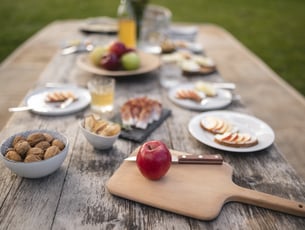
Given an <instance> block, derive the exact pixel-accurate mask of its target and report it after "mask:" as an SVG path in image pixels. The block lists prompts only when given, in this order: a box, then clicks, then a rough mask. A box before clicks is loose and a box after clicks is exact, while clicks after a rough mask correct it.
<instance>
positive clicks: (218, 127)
mask: <svg viewBox="0 0 305 230" xmlns="http://www.w3.org/2000/svg"><path fill="white" fill-rule="evenodd" d="M188 129H189V132H190V134H191V135H192V136H193V137H194V138H196V139H197V140H198V141H200V142H202V143H203V144H206V145H208V146H210V147H213V148H217V149H220V150H225V151H230V152H255V151H259V150H262V149H265V148H267V147H269V146H270V145H271V144H272V143H273V142H274V138H275V135H274V132H273V130H272V128H271V127H270V126H269V125H268V124H266V123H265V122H264V121H262V120H260V119H258V118H256V117H254V116H250V115H247V114H243V113H238V112H232V111H225V110H220V111H209V112H204V113H201V114H199V115H197V116H195V117H193V118H192V119H191V121H190V122H189V125H188Z"/></svg>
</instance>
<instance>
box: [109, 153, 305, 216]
mask: <svg viewBox="0 0 305 230" xmlns="http://www.w3.org/2000/svg"><path fill="white" fill-rule="evenodd" d="M136 152H137V150H135V151H134V152H133V153H132V154H131V155H135V153H136ZM171 153H172V154H175V155H178V154H182V153H180V152H177V151H174V150H171ZM184 154H185V153H184ZM232 175H233V168H232V167H231V166H230V165H229V164H227V163H223V164H222V165H198V164H172V166H171V168H170V170H169V171H168V173H167V174H166V175H165V176H164V177H163V178H161V179H160V180H158V181H152V180H148V179H146V178H145V177H143V176H142V175H141V174H140V171H139V170H138V168H137V165H136V163H135V162H123V163H122V165H121V166H120V167H119V168H118V170H117V171H116V172H115V173H114V174H113V176H112V177H111V178H110V179H109V181H108V182H107V188H108V190H109V192H110V193H112V194H113V195H116V196H120V197H123V198H126V199H129V200H134V201H137V202H140V203H143V204H146V205H149V206H152V207H156V208H160V209H164V210H167V211H170V212H174V213H178V214H181V215H185V216H189V217H193V218H197V219H201V220H212V219H214V218H216V217H217V216H218V214H219V213H220V211H221V209H222V207H223V205H224V204H225V203H227V202H230V201H236V202H242V203H247V204H252V205H256V206H260V207H264V208H268V209H273V210H276V211H280V212H284V213H289V214H292V215H297V216H303V217H305V204H304V203H300V202H295V201H291V200H288V199H283V198H280V197H277V196H272V195H269V194H266V193H262V192H258V191H254V190H250V189H246V188H242V187H240V186H238V185H236V184H234V183H233V181H232Z"/></svg>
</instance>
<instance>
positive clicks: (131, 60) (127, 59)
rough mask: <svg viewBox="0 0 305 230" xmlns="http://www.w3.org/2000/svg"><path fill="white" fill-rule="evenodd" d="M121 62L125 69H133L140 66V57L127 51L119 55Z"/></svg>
mask: <svg viewBox="0 0 305 230" xmlns="http://www.w3.org/2000/svg"><path fill="white" fill-rule="evenodd" d="M121 64H122V66H123V68H124V69H125V70H135V69H138V68H139V67H140V64H141V62H140V57H139V55H138V54H137V53H136V52H134V51H131V52H128V53H125V54H123V56H122V57H121Z"/></svg>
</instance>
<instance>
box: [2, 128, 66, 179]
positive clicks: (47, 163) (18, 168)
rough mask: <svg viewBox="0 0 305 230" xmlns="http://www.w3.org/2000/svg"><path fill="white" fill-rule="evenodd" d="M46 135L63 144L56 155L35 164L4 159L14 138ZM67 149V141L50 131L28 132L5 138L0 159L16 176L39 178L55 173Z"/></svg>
mask: <svg viewBox="0 0 305 230" xmlns="http://www.w3.org/2000/svg"><path fill="white" fill-rule="evenodd" d="M37 132H41V133H47V134H50V135H51V136H52V137H54V138H56V139H59V140H60V141H62V142H63V143H64V144H65V147H64V149H63V150H61V151H60V152H59V153H58V154H57V155H55V156H53V157H51V158H49V159H45V160H41V161H36V162H28V163H26V162H17V161H13V160H10V159H7V158H6V157H5V153H6V151H7V149H8V148H10V147H11V146H12V143H13V140H14V138H15V137H16V136H24V137H27V136H28V135H30V134H33V133H37ZM68 149H69V142H68V139H67V138H66V137H65V136H64V135H62V134H60V133H58V132H55V131H50V130H29V131H25V132H21V133H17V134H14V135H12V136H10V137H9V138H7V139H6V140H5V141H4V142H3V143H2V145H1V154H0V158H1V159H2V161H3V163H4V164H5V165H6V167H8V168H9V169H10V170H11V171H12V172H14V173H16V174H17V175H18V176H21V177H25V178H41V177H45V176H47V175H49V174H51V173H53V172H55V171H56V170H57V169H58V168H59V167H60V166H61V164H62V163H63V162H64V160H65V158H66V156H67V153H68Z"/></svg>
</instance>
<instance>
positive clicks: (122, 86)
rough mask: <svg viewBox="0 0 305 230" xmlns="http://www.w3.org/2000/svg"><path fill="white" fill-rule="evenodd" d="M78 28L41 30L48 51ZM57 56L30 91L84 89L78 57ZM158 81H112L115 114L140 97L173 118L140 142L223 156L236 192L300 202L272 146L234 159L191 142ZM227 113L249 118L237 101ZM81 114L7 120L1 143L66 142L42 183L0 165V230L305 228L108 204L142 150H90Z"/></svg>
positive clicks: (247, 217) (293, 178)
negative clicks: (27, 139)
mask: <svg viewBox="0 0 305 230" xmlns="http://www.w3.org/2000/svg"><path fill="white" fill-rule="evenodd" d="M80 23H82V21H77V20H76V21H67V22H63V23H57V24H56V26H54V25H53V26H50V27H46V28H44V30H43V32H44V34H45V35H46V34H48V35H49V39H52V40H53V43H52V44H53V45H54V44H55V43H54V41H56V44H60V42H61V41H60V40H59V39H63V38H64V39H72V38H82V39H83V38H85V37H86V35H84V34H82V33H80V32H79V30H78V28H79V25H80ZM214 28H215V26H213V25H201V26H200V27H199V36H198V37H197V42H199V43H200V42H202V41H201V40H200V39H201V37H202V36H204V34H207V35H208V34H209V33H211V32H212V31H213V29H214ZM218 33H220V32H219V31H218ZM38 35H39V34H38ZM94 38H98V39H100V41H101V43H104V42H105V43H106V42H109V41H111V40H113V39H114V38H115V37H113V36H109V35H94ZM218 39H220V40H221V39H224V41H223V46H225V45H227V44H226V42H225V39H227V38H226V37H223V36H222V35H221V34H220V35H219V36H218ZM203 45H204V46H205V45H206V44H203ZM213 48H214V49H216V48H215V47H213ZM223 48H225V47H219V52H221V49H223ZM207 49H208V48H207ZM57 51H58V52H56V53H54V55H53V57H52V59H51V61H50V62H49V64H48V65H47V67H46V68H45V70H44V72H43V73H42V74H41V75H40V77H39V79H38V81H37V82H36V84H35V85H33V87H32V88H33V89H34V88H37V87H38V86H43V85H44V84H45V83H47V82H50V81H51V82H57V83H69V84H76V85H78V86H82V87H86V82H87V81H88V80H89V79H90V78H92V76H93V74H91V73H88V72H86V71H84V70H82V69H80V68H79V67H78V66H77V65H76V62H77V58H78V55H77V54H73V55H68V56H62V55H61V54H60V50H59V49H58V50H57ZM214 51H215V50H214ZM29 52H31V51H29ZM42 52H43V51H42ZM27 55H28V56H30V55H29V54H27ZM231 61H232V60H231ZM243 61H244V63H247V64H244V65H241V66H240V69H239V70H234V69H232V71H245V72H247V71H254V70H253V68H251V66H252V65H253V60H251V59H246V60H243ZM217 64H218V63H217ZM219 64H221V63H219ZM160 77H162V70H156V71H153V72H151V73H148V74H145V75H140V76H135V77H126V78H122V79H117V81H116V96H115V112H118V111H119V107H120V106H121V105H122V104H123V103H124V102H125V101H126V99H127V98H130V97H135V96H138V95H148V96H151V97H154V98H157V99H159V100H160V101H162V104H163V106H164V107H165V108H169V109H170V110H171V111H172V115H171V116H170V117H169V118H168V119H166V120H165V121H164V122H163V123H162V125H161V126H160V127H159V128H157V129H156V130H155V131H154V132H153V133H152V134H151V135H150V136H149V137H148V138H147V139H146V140H153V139H160V140H163V141H164V142H165V143H166V144H167V145H168V147H170V148H171V149H175V150H179V151H184V152H188V153H194V154H199V153H202V152H204V153H207V154H221V155H222V156H223V158H224V160H225V162H227V163H229V164H230V165H231V166H233V168H234V174H233V181H234V182H235V183H236V184H238V185H240V186H242V187H245V188H250V189H252V190H257V191H260V192H264V193H269V194H272V195H276V196H279V197H282V198H286V199H290V200H295V201H298V202H302V203H304V202H305V192H304V191H305V183H304V181H303V180H302V179H301V178H300V177H299V176H297V175H296V172H295V171H294V169H293V168H292V167H291V166H290V165H289V164H288V163H287V162H286V160H285V159H284V157H283V155H282V153H281V151H280V149H279V148H278V147H277V146H276V145H275V144H274V145H272V146H270V147H269V148H267V149H264V150H261V151H259V152H251V153H232V152H225V151H221V150H218V149H214V148H211V147H208V146H206V145H204V144H202V143H200V142H199V141H197V140H196V139H195V138H193V137H192V136H191V135H190V133H189V131H188V129H187V126H188V123H189V121H190V120H191V119H192V118H193V117H194V116H196V115H198V114H199V112H197V111H191V110H186V109H183V108H181V107H179V106H176V105H174V104H173V103H172V102H171V101H170V100H169V98H168V95H167V93H168V89H165V88H163V87H161V85H160V82H159V80H160ZM198 79H202V77H193V78H190V79H189V81H196V80H198ZM204 79H207V80H210V81H220V82H221V81H224V79H223V78H222V76H221V75H220V74H218V73H216V74H212V75H209V76H205V77H204ZM237 87H239V86H237ZM225 109H226V110H228V111H236V112H240V113H244V114H251V111H249V110H248V109H247V106H246V105H245V104H244V103H243V102H242V101H241V100H240V99H239V98H238V97H236V99H235V100H233V102H232V103H231V104H230V105H229V106H228V107H226V108H225ZM87 113H90V109H89V108H87V109H86V110H83V111H80V112H77V113H75V114H73V115H67V116H59V117H53V116H40V115H37V114H34V113H31V112H22V113H15V114H14V115H13V116H12V117H11V119H10V120H9V122H8V123H7V125H6V126H5V128H4V129H3V130H2V132H1V134H0V137H1V140H4V139H5V138H7V137H8V136H10V135H13V134H14V133H17V132H20V131H24V130H30V129H50V130H56V131H58V132H61V133H62V134H64V135H66V136H67V137H68V139H69V142H70V149H69V152H68V156H67V158H66V159H65V161H64V163H63V165H62V166H61V168H60V169H59V170H57V171H56V172H55V173H53V174H51V175H50V176H47V177H45V178H41V179H35V180H33V179H25V178H21V177H19V176H16V175H15V174H14V173H12V172H11V171H10V170H9V169H7V168H6V167H5V166H4V164H3V163H2V162H1V167H0V170H1V174H0V181H1V183H0V191H1V193H0V203H1V208H0V228H1V229H287V228H289V229H302V228H304V226H305V219H304V217H297V216H293V215H289V214H284V213H280V212H276V211H271V210H267V209H264V208H260V207H256V206H251V205H246V204H241V203H237V202H232V203H227V204H226V205H225V206H224V207H223V209H222V211H221V212H220V214H219V216H218V217H217V218H216V219H214V220H212V221H202V220H197V219H195V218H190V217H186V216H183V215H179V214H174V213H172V212H167V211H164V210H161V209H156V208H153V207H150V206H147V205H143V204H140V203H137V202H134V201H130V200H126V199H122V198H118V197H116V196H112V195H111V194H110V193H109V191H108V190H107V188H106V183H107V181H108V180H109V178H110V177H111V176H112V175H113V174H114V173H115V172H116V170H117V169H118V168H119V167H120V165H121V164H122V162H123V160H124V158H126V157H127V156H129V154H130V153H131V152H132V151H133V150H134V149H135V148H137V147H138V146H139V145H140V144H139V143H136V142H133V141H129V140H125V139H118V140H117V141H116V142H115V145H114V147H113V148H112V149H110V150H96V149H94V148H93V147H92V146H91V145H90V144H89V143H88V142H87V141H86V139H85V137H84V136H83V135H82V133H81V132H80V128H79V121H80V119H81V118H82V117H83V116H84V115H85V114H87ZM135 183H136V182H135ZM189 195H191V194H189ZM198 205H204V204H198ZM303 209H304V207H303Z"/></svg>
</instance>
